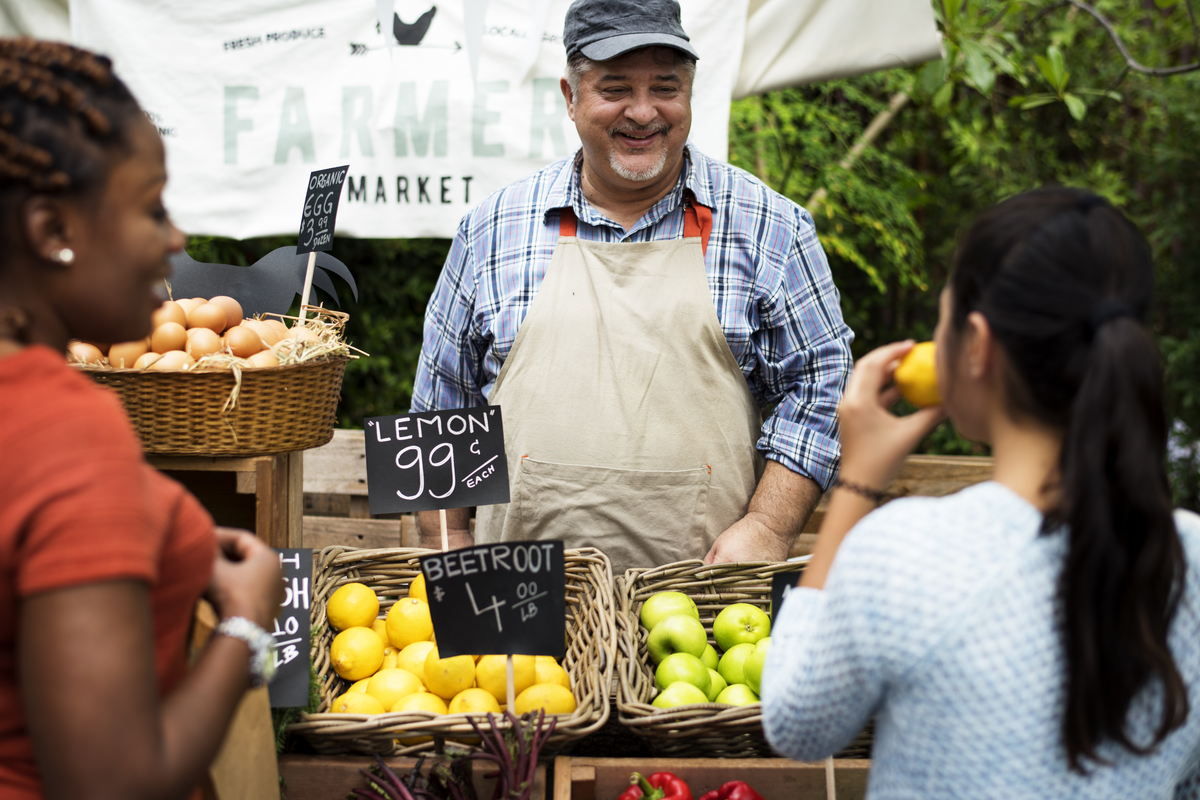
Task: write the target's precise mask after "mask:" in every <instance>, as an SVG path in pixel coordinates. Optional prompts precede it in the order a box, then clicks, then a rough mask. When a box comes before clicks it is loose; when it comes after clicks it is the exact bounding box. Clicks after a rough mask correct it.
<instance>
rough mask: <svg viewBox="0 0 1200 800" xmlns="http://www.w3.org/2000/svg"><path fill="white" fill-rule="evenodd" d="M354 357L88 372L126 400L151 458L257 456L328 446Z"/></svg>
mask: <svg viewBox="0 0 1200 800" xmlns="http://www.w3.org/2000/svg"><path fill="white" fill-rule="evenodd" d="M347 361H349V358H348V357H346V356H329V357H326V358H320V359H314V360H312V361H308V362H304V363H302V364H292V365H289V366H286V367H265V368H261V369H247V370H242V371H241V387H240V389H238V397H237V403H236V405H234V407H233V408H232V409H230V410H229V411H228V412H225V411H223V410H222V409H223V408H224V406H225V404H226V401H228V400H229V397H230V394H231V393H232V392H233V390H234V388H235V387H236V386H237V379H236V377H235V375H234V373H233V371H231V370H225V369H220V370H218V369H213V370H197V371H195V372H191V371H188V372H182V371H180V372H175V371H170V372H167V371H163V372H156V371H154V370H144V369H102V368H95V367H80V370H81V371H82V372H85V373H87V374H88V375H91V376H92V378H93V379H95V381H96V382H97V383H99V384H100V385H101V386H106V387H108V388H109V389H112V390H113V391H115V392H116V393H117V394H118V395H120V396H121V402H122V403H123V404H124V406H125V411H126V413H128V414H129V419H130V420H131V421H132V422H133V426H134V428H136V429H137V432H138V436H139V437H140V438H141V440H142V446H143V447H144V448H145V451H146V453H148V454H151V455H191V456H200V455H202V456H254V455H268V454H271V453H286V452H290V451H294V450H307V449H309V448H311V447H320V446H321V445H323V444H326V443H327V442H329V440H330V439H332V438H333V426H334V423H335V422H336V421H337V404H338V399H339V398H340V397H341V391H342V376H343V375H344V374H345V370H346V362H347Z"/></svg>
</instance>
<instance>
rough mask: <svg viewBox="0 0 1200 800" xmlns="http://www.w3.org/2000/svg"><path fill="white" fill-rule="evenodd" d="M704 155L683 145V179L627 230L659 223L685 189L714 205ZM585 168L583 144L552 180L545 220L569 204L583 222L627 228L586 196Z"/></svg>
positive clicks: (544, 208) (677, 203)
mask: <svg viewBox="0 0 1200 800" xmlns="http://www.w3.org/2000/svg"><path fill="white" fill-rule="evenodd" d="M703 158H704V156H703V155H702V154H700V153H699V152H698V151H697V152H696V153H693V152H692V145H690V144H688V145H685V146H684V148H683V170H682V171H681V172H680V173H679V180H678V181H677V182H676V183H675V187H674V188H673V189H671V191H669V192H667V194H666V196H664V197H663V198H662V199H661V200H659V201H658V202H657V203H655V204H654V205H653V206H652V207H651V208H650V210H649V211H647V212H646V213H645V214H643V215H642V218H641V219H640V220H638V221H637V222H636V223H635V224H634V226H633V227H632V228H630V229H629V230H628V231H627V232H626V233H630V234H632V233H635V232H636V231H639V230H641V229H642V228H649V227H652V226H654V225H657V224H658V223H659V222H661V221H662V219H663V217H665V216H666V215H667V214H669V213H671V212H672V211H674V210H675V209H676V208H679V207H680V206H681V205H682V204H683V200H684V191H685V190H686V191H687V192H688V193H689V194H690V196H691V197H693V198H695V201H696V202H697V203H699V204H700V205H702V206H707V207H708V208H712V206H713V188H712V178H711V176H710V175H709V173H708V170H705V169H698V168H697V163H696V162H697V161H698V160H700V159H703ZM582 169H583V148H582V147H581V148H579V149H578V150H577V151H575V157H574V158H572V159H568V160H566V161H564V162H563V168H562V169H561V170H560V171H559V173H558V175H557V176H556V177H555V178H554V181H553V182H552V183H551V184H550V189H549V191H548V192H547V193H546V199H545V202H544V203H543V204H542V209H541V213H542V221H543V222H545V223H548V220H547V215H549V213H550V212H551V211H557V210H558V209H560V208H566V207H568V206H569V207H571V208H572V209H574V211H575V218H576V219H578V220H579V221H580V222H585V223H587V224H588V225H591V226H593V227H600V226H605V227H609V228H616V229H618V230H624V229H623V228H622V227H621V226H620V225H618V224H617V223H616V222H613V221H612V220H611V219H609V218H608V217H606V216H604V215H603V214H601V213H600V212H599V211H598V210H596V209H595V208H593V207H592V204H591V203H589V202H588V201H587V200H586V199H585V198H584V196H583V180H582V178H581V171H582Z"/></svg>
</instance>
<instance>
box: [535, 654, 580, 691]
mask: <svg viewBox="0 0 1200 800" xmlns="http://www.w3.org/2000/svg"><path fill="white" fill-rule="evenodd" d="M535 658H536V661H537V663H536V665H535V667H536V671H537V675H536V677H535V679H534V681H533V682H534V683H557V684H558V685H559V686H563V687H565V688H567V689H570V688H571V676H570V675H568V674H567V671H566V670H565V669H563V668H562V667H560V666H559V665H558V662H557V661H555V660H554V659H553V658H551V657H550V656H536V657H535Z"/></svg>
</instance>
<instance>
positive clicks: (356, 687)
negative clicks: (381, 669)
mask: <svg viewBox="0 0 1200 800" xmlns="http://www.w3.org/2000/svg"><path fill="white" fill-rule="evenodd" d="M370 682H371V679H370V678H363V679H362V680H361V681H355V682H354V683H352V684H351V685H350V688H349V689H347V690H346V694H350V693H351V692H365V691H366V690H367V684H368V683H370Z"/></svg>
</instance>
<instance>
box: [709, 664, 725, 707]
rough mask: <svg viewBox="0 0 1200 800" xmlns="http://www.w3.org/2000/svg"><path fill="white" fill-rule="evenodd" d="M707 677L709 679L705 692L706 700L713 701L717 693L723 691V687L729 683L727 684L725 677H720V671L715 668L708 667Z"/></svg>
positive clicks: (715, 699)
mask: <svg viewBox="0 0 1200 800" xmlns="http://www.w3.org/2000/svg"><path fill="white" fill-rule="evenodd" d="M708 679H709V681H710V683H709V684H708V692H707V694H708V702H710V703H715V702H716V701H717V695H719V694H720V693H721V692H723V691H725V687H726V686H728V685H729V684H727V683H726V682H725V679H724V678H722V677H721V673H719V672H717V671H716V670H715V669H709V671H708Z"/></svg>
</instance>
